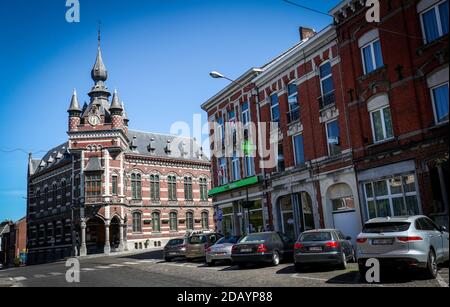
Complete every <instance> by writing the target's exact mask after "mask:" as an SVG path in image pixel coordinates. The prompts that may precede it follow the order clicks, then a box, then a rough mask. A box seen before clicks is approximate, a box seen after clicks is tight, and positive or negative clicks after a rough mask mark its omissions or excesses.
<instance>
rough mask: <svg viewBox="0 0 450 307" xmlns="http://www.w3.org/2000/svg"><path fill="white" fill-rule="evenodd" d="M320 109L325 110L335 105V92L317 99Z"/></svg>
mask: <svg viewBox="0 0 450 307" xmlns="http://www.w3.org/2000/svg"><path fill="white" fill-rule="evenodd" d="M318 101H319V106H320V109H325V108H326V107H328V106H331V105H334V104H335V103H336V95H335V91H332V92H329V93H327V94H325V95H323V96H320V97H319V98H318Z"/></svg>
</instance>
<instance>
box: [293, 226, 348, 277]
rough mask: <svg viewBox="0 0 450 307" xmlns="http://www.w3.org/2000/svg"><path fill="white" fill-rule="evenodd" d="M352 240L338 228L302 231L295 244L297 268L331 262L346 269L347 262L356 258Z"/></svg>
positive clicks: (330, 263)
mask: <svg viewBox="0 0 450 307" xmlns="http://www.w3.org/2000/svg"><path fill="white" fill-rule="evenodd" d="M351 240H352V238H350V237H348V236H345V235H344V234H343V233H342V232H341V231H340V230H337V229H323V230H311V231H306V232H304V233H302V234H301V235H300V237H299V238H298V241H297V243H295V246H294V264H295V269H296V270H301V269H302V268H303V267H304V266H306V265H313V264H329V265H337V266H339V268H341V269H344V270H345V269H346V268H347V263H348V262H349V261H354V260H355V251H354V249H353V245H352V242H351Z"/></svg>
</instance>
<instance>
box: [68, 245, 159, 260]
mask: <svg viewBox="0 0 450 307" xmlns="http://www.w3.org/2000/svg"><path fill="white" fill-rule="evenodd" d="M157 251H163V249H162V248H149V249H146V250H136V251H128V252H115V253H110V254H108V255H106V254H95V255H87V256H77V257H76V258H77V259H80V260H83V259H95V258H103V257H117V256H132V255H141V254H145V253H150V252H157Z"/></svg>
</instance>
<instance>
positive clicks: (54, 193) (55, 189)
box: [52, 183, 58, 208]
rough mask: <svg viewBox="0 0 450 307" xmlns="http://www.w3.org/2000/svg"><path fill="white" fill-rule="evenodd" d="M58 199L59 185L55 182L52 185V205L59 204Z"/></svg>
mask: <svg viewBox="0 0 450 307" xmlns="http://www.w3.org/2000/svg"><path fill="white" fill-rule="evenodd" d="M57 199H58V185H57V184H56V183H54V184H53V185H52V207H53V208H55V207H56V205H57Z"/></svg>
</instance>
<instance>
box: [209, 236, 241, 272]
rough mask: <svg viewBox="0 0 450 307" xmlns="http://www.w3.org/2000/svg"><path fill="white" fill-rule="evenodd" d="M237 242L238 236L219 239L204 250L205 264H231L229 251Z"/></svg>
mask: <svg viewBox="0 0 450 307" xmlns="http://www.w3.org/2000/svg"><path fill="white" fill-rule="evenodd" d="M238 241H239V237H238V236H227V237H223V238H221V239H220V240H219V241H217V243H216V244H214V245H213V246H211V247H209V248H208V249H206V264H208V266H214V265H215V264H216V262H217V261H229V262H231V261H232V260H231V250H232V248H233V245H235V244H236V243H237V242H238Z"/></svg>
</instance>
